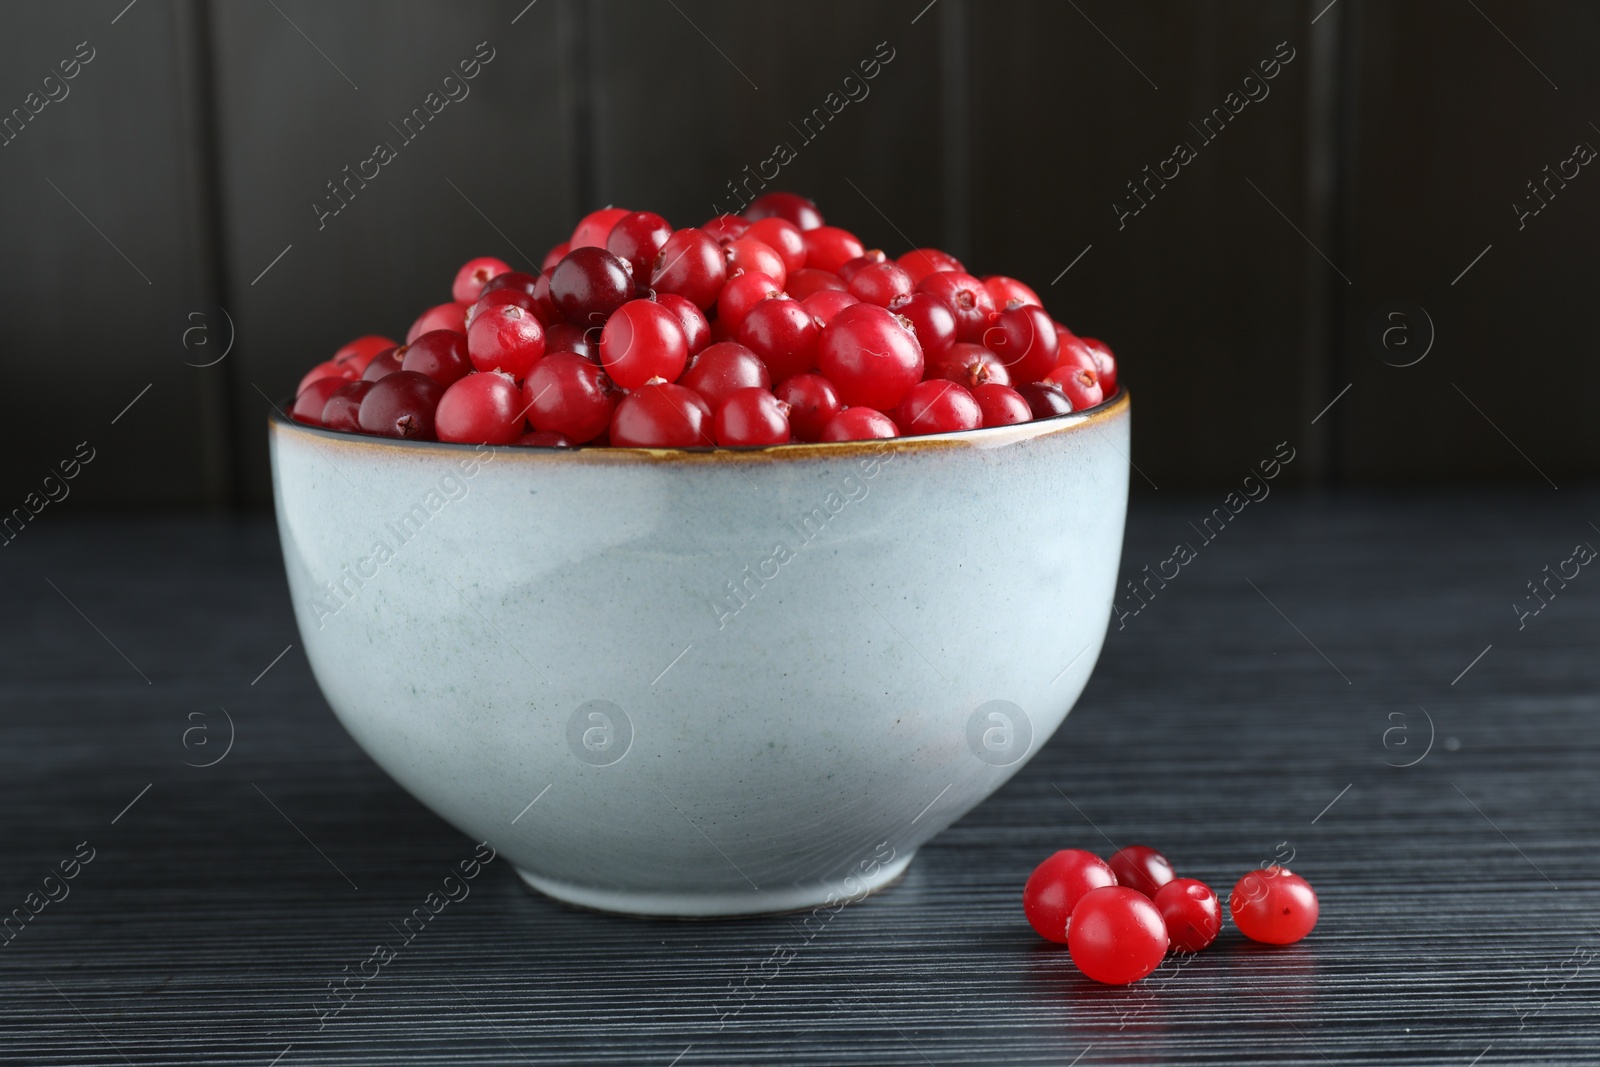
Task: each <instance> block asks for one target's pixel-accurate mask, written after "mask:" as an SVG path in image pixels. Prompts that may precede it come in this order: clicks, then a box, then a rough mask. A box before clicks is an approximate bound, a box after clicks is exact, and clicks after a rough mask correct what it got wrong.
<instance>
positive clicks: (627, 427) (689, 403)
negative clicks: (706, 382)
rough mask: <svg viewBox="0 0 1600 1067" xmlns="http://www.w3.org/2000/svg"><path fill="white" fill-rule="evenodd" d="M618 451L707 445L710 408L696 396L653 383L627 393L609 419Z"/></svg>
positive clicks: (667, 384) (684, 390)
mask: <svg viewBox="0 0 1600 1067" xmlns="http://www.w3.org/2000/svg"><path fill="white" fill-rule="evenodd" d="M611 443H612V444H613V445H615V446H616V447H618V448H693V447H695V446H697V445H709V444H711V443H712V442H711V407H710V406H709V405H708V404H707V403H706V402H705V400H704V399H703V398H702V397H701V396H700V394H699V393H697V392H695V391H694V390H693V389H685V388H684V387H683V386H681V385H673V384H671V383H670V382H655V383H653V384H650V385H646V386H643V387H641V388H640V389H638V390H636V391H634V392H632V393H629V394H628V395H627V396H625V397H623V398H622V403H620V404H618V405H617V410H616V411H615V412H614V413H613V414H612V416H611Z"/></svg>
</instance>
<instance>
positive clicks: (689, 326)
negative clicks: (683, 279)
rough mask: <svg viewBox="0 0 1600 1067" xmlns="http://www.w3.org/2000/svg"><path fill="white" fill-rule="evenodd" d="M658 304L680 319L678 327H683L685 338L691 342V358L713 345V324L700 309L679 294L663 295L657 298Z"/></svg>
mask: <svg viewBox="0 0 1600 1067" xmlns="http://www.w3.org/2000/svg"><path fill="white" fill-rule="evenodd" d="M656 303H658V304H660V305H661V306H662V307H664V308H666V309H667V310H668V311H670V312H672V313H673V314H674V315H676V316H677V317H678V325H679V326H682V327H683V337H684V340H686V341H688V342H689V354H690V355H691V356H692V355H694V354H695V353H696V352H698V351H700V350H701V349H702V348H704V347H705V346H706V345H708V344H710V343H711V324H710V323H709V322H707V321H706V316H705V313H704V312H702V311H701V310H700V309H699V308H697V307H695V306H694V305H693V304H691V303H690V302H689V301H687V300H685V299H684V298H683V297H681V296H679V295H678V294H677V293H661V294H660V295H658V296H657V297H656Z"/></svg>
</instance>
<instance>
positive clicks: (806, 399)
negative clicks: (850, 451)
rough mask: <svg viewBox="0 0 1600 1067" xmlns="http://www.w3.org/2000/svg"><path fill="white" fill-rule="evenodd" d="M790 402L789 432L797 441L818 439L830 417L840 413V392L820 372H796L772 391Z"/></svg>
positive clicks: (781, 398)
mask: <svg viewBox="0 0 1600 1067" xmlns="http://www.w3.org/2000/svg"><path fill="white" fill-rule="evenodd" d="M772 393H773V395H774V396H776V397H777V398H778V399H779V400H782V401H783V402H784V403H785V404H788V405H789V431H790V432H791V433H793V434H794V439H795V440H796V441H815V440H817V439H818V438H820V437H821V436H822V428H823V427H824V426H826V425H827V424H828V420H829V419H831V418H833V417H834V416H835V415H837V414H839V409H840V408H841V407H842V406H843V405H841V404H840V403H839V391H838V390H837V389H835V388H834V387H833V383H832V382H830V381H828V379H826V378H824V377H823V376H822V375H820V374H796V375H795V376H794V377H792V378H785V379H784V380H783V381H781V382H779V383H778V384H777V385H776V386H775V387H774V388H773V390H772Z"/></svg>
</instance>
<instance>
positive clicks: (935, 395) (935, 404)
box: [894, 379, 983, 437]
mask: <svg viewBox="0 0 1600 1067" xmlns="http://www.w3.org/2000/svg"><path fill="white" fill-rule="evenodd" d="M894 421H895V425H897V426H899V427H900V432H901V433H902V434H904V435H905V436H907V437H917V436H920V435H922V434H930V433H953V432H955V431H957V430H976V429H977V428H978V427H979V426H981V425H983V412H982V410H980V409H979V407H978V402H977V401H976V400H974V399H973V398H972V394H971V393H969V392H967V390H966V389H965V388H964V387H962V386H960V385H957V384H956V383H955V382H949V381H942V380H940V379H934V380H932V381H926V382H918V383H917V384H915V385H913V386H912V387H911V388H910V389H908V390H906V395H905V396H904V397H902V398H901V399H900V406H899V407H897V408H895V412H894Z"/></svg>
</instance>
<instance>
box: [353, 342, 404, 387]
mask: <svg viewBox="0 0 1600 1067" xmlns="http://www.w3.org/2000/svg"><path fill="white" fill-rule="evenodd" d="M405 356H406V354H405V353H404V352H403V351H401V350H400V349H399V348H386V349H384V350H383V351H382V352H379V353H378V354H377V355H375V356H373V357H372V362H371V363H368V364H367V369H366V370H364V371H362V372H361V380H362V381H366V382H375V381H377V380H378V379H379V378H382V377H385V376H386V375H390V374H393V373H394V372H395V371H397V370H399V369H400V361H401V360H403V359H405Z"/></svg>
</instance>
